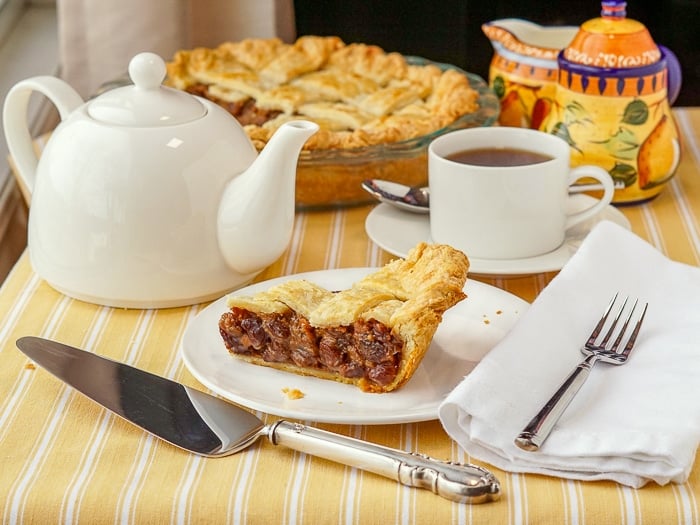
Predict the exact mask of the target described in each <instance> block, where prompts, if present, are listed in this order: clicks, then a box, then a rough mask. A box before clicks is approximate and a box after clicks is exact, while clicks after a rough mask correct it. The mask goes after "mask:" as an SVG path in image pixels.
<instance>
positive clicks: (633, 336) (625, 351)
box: [621, 301, 649, 358]
mask: <svg viewBox="0 0 700 525" xmlns="http://www.w3.org/2000/svg"><path fill="white" fill-rule="evenodd" d="M636 305H637V303H636V301H635V306H636ZM648 306H649V303H645V304H644V309H643V310H642V315H640V316H639V319H638V320H637V324H636V325H635V326H634V330H632V334H631V335H630V338H629V339H628V340H627V344H626V345H625V348H624V349H623V350H622V352H621V353H622V355H623V356H624V357H625V358H627V356H629V355H630V352H631V351H632V347H633V346H634V343H635V342H636V341H637V334H639V329H640V328H641V327H642V322H643V321H644V316H645V315H646V313H647V307H648ZM632 311H633V312H634V310H632ZM631 316H632V314H631V313H630V317H631ZM628 320H629V319H628Z"/></svg>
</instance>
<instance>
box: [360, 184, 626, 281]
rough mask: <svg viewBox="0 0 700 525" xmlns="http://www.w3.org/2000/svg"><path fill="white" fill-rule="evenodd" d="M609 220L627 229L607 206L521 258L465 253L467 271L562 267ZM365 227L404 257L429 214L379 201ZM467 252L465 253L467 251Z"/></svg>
mask: <svg viewBox="0 0 700 525" xmlns="http://www.w3.org/2000/svg"><path fill="white" fill-rule="evenodd" d="M593 200H594V199H593V197H590V196H588V195H584V194H578V195H572V196H571V198H570V199H569V206H570V208H571V210H572V211H578V210H583V209H585V208H587V207H589V206H590V205H591V203H592V201H593ZM603 220H609V221H612V222H614V223H616V224H619V225H620V226H622V227H624V228H627V229H630V228H631V225H630V222H629V220H628V219H627V217H625V216H624V215H623V214H622V212H621V211H620V210H618V209H617V208H615V207H613V206H607V207H606V208H605V209H603V211H601V212H600V213H599V214H598V215H596V216H595V217H591V218H590V219H588V220H587V221H583V222H582V223H580V224H577V225H576V226H574V227H572V228H570V229H569V230H568V231H567V232H566V238H565V239H564V243H563V244H562V245H561V246H559V248H557V249H556V250H554V251H551V252H548V253H545V254H542V255H537V256H535V257H527V258H524V259H478V258H476V257H472V256H469V262H470V266H469V273H470V274H473V275H487V276H492V277H493V276H501V277H515V276H518V275H530V274H534V273H543V272H555V271H559V270H561V269H562V267H563V266H564V264H565V263H566V262H567V261H568V260H569V259H570V258H571V256H572V255H573V254H574V253H575V252H576V250H577V249H578V247H579V246H580V245H581V242H582V241H583V239H584V238H585V237H586V235H588V233H589V232H590V231H591V229H592V228H593V226H595V225H596V224H598V223H599V222H600V221H603ZM365 230H366V231H367V235H368V236H369V238H370V239H372V241H374V243H375V244H377V245H378V246H379V247H380V248H382V249H384V250H386V251H387V252H389V253H391V254H394V255H397V256H399V257H405V256H406V254H407V253H408V252H409V250H410V249H411V248H413V247H414V246H415V245H416V244H418V243H419V242H421V241H425V242H431V238H430V218H429V216H428V215H417V214H415V213H408V212H404V211H401V210H399V209H397V208H395V207H393V206H389V205H388V204H379V205H378V206H376V207H375V208H374V209H373V210H372V211H371V212H370V213H369V215H368V216H367V220H366V221H365ZM467 255H469V254H467Z"/></svg>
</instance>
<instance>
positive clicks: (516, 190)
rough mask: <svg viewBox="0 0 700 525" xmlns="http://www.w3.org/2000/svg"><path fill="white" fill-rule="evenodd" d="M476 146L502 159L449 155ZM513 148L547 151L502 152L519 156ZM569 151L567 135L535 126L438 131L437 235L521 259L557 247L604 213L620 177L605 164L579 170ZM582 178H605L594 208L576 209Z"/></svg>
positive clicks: (433, 190)
mask: <svg viewBox="0 0 700 525" xmlns="http://www.w3.org/2000/svg"><path fill="white" fill-rule="evenodd" d="M474 150H489V151H488V152H486V153H489V154H491V155H492V156H495V157H497V158H496V159H495V160H494V159H491V160H490V162H493V163H495V164H497V165H487V166H483V165H475V164H473V162H477V160H475V159H474V158H469V159H467V160H466V162H470V163H469V164H467V163H463V162H459V161H456V160H451V159H450V158H448V157H450V156H454V155H455V154H458V153H460V152H470V153H466V155H467V156H468V157H473V156H474V155H475V154H476V153H474ZM491 150H500V153H499V152H496V153H493V152H492V151H491ZM503 150H511V151H503ZM512 150H521V151H522V150H524V151H525V152H529V153H532V154H534V155H535V156H543V157H541V158H539V159H537V160H539V161H540V162H537V163H530V164H524V165H517V166H505V165H503V164H504V162H503V161H504V158H502V157H501V155H506V156H508V157H509V158H512V157H513V153H512ZM526 156H529V155H526ZM569 156H570V150H569V145H568V144H567V143H566V142H565V141H564V140H562V139H561V138H559V137H556V136H554V135H550V134H547V133H544V132H541V131H536V130H531V129H524V128H511V127H483V128H471V129H463V130H458V131H453V132H451V133H448V134H446V135H442V136H441V137H438V138H437V139H435V140H434V141H433V142H432V143H431V144H430V146H429V148H428V172H429V186H430V233H431V237H432V239H433V241H434V242H439V243H443V244H450V245H452V246H454V247H455V248H458V249H460V250H462V251H463V252H464V253H466V254H467V255H468V256H470V257H474V258H479V259H520V258H526V257H534V256H537V255H542V254H545V253H548V252H551V251H552V250H555V249H557V248H558V247H559V246H560V245H561V244H562V243H563V242H564V239H565V237H566V230H568V229H569V228H571V227H572V226H574V225H576V224H578V223H580V222H582V221H584V220H586V219H588V218H590V217H592V216H594V215H596V214H597V213H599V212H600V211H601V210H602V209H603V208H605V207H606V206H607V205H608V204H610V202H611V200H612V198H613V194H614V184H613V180H612V178H611V177H610V175H609V174H608V173H607V172H606V171H605V170H603V169H602V168H599V167H596V166H580V167H577V168H575V169H573V170H572V169H571V168H570V166H569ZM525 160H530V161H532V159H525ZM583 177H591V178H593V179H595V180H597V181H598V182H600V184H601V185H602V187H603V196H602V197H601V198H600V199H599V200H596V201H595V202H594V203H593V204H592V205H591V206H590V207H588V208H586V209H584V210H582V211H578V212H576V213H569V212H567V207H568V206H567V200H568V199H569V198H570V196H569V186H570V185H571V184H573V183H575V182H576V181H578V180H579V179H581V178H583Z"/></svg>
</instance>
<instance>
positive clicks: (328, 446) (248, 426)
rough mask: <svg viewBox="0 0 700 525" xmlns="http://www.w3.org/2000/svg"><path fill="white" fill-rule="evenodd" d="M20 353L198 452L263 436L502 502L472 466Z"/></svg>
mask: <svg viewBox="0 0 700 525" xmlns="http://www.w3.org/2000/svg"><path fill="white" fill-rule="evenodd" d="M17 347H18V348H19V349H20V350H21V351H22V352H23V353H24V354H26V355H27V356H28V357H29V358H30V359H31V360H32V361H34V362H35V363H37V364H39V365H41V366H42V367H43V368H45V369H46V370H48V371H49V372H51V373H52V374H53V375H55V376H56V377H57V378H59V379H60V380H62V381H64V382H65V383H67V384H69V385H70V386H72V387H73V388H75V389H76V390H78V391H79V392H81V393H82V394H84V395H86V396H87V397H89V398H90V399H92V400H93V401H95V402H97V403H99V404H100V405H102V406H103V407H105V408H107V409H108V410H110V411H112V412H114V413H115V414H117V415H118V416H121V417H122V418H124V419H126V420H127V421H129V422H131V423H133V424H134V425H136V426H138V427H140V428H142V429H143V430H145V431H147V432H149V433H151V434H153V435H154V436H156V437H159V438H161V439H163V440H165V441H167V442H168V443H171V444H172V445H175V446H177V447H180V448H182V449H185V450H187V451H190V452H193V453H195V454H199V455H203V456H208V457H219V456H226V455H229V454H233V453H235V452H239V451H240V450H243V449H244V448H246V447H248V446H250V445H252V444H253V443H254V442H255V441H257V439H258V438H260V437H266V438H267V439H268V440H269V441H270V442H271V443H272V444H273V445H283V446H286V447H289V448H292V449H294V450H298V451H300V452H304V453H307V454H312V455H315V456H319V457H322V458H325V459H329V460H331V461H336V462H339V463H342V464H344V465H349V466H351V467H357V468H360V469H363V470H367V471H369V472H373V473H375V474H379V475H382V476H385V477H388V478H391V479H394V480H396V481H398V482H400V483H402V484H404V485H408V486H412V487H417V488H424V489H429V490H432V491H433V492H434V493H435V494H438V495H440V496H442V497H444V498H447V499H450V500H452V501H457V502H461V503H484V502H487V501H493V500H496V499H498V498H499V496H500V484H499V482H498V480H497V479H496V478H495V476H494V475H493V474H492V473H491V472H489V471H488V470H486V469H484V468H482V467H480V466H477V465H463V464H458V463H451V462H443V461H438V460H436V459H432V458H429V457H427V456H424V455H422V454H412V453H407V452H403V451H401V450H395V449H392V448H388V447H384V446H381V445H376V444H373V443H369V442H366V441H362V440H359V439H354V438H351V437H347V436H342V435H340V434H334V433H332V432H327V431H324V430H320V429H317V428H313V427H309V426H306V425H302V424H299V423H294V422H289V421H285V420H278V421H276V422H274V423H272V424H270V425H265V424H263V422H262V421H261V420H260V419H259V418H257V417H256V416H255V415H254V414H252V413H250V412H248V411H247V410H244V409H242V408H239V407H237V406H235V405H232V404H231V403H228V402H226V401H224V400H222V399H220V398H218V397H214V396H212V395H209V394H206V393H204V392H201V391H199V390H196V389H194V388H190V387H188V386H185V385H183V384H180V383H177V382H175V381H171V380H169V379H166V378H164V377H160V376H157V375H154V374H151V373H149V372H146V371H144V370H140V369H138V368H134V367H132V366H129V365H127V364H124V363H120V362H118V361H113V360H111V359H107V358H104V357H101V356H98V355H96V354H93V353H91V352H86V351H84V350H79V349H77V348H73V347H71V346H68V345H65V344H62V343H58V342H56V341H50V340H48V339H42V338H40V337H33V336H28V337H22V338H20V339H18V340H17ZM377 395H381V394H377Z"/></svg>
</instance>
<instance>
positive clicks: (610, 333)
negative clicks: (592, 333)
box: [599, 297, 629, 346]
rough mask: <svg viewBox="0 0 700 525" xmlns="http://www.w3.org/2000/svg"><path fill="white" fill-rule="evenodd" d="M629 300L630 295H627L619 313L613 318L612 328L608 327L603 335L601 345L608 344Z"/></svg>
mask: <svg viewBox="0 0 700 525" xmlns="http://www.w3.org/2000/svg"><path fill="white" fill-rule="evenodd" d="M628 300H629V297H625V300H624V301H623V302H622V306H621V307H620V309H619V310H618V312H617V315H615V319H613V322H612V324H611V325H610V328H609V329H608V331H607V333H606V334H605V336H604V337H603V340H602V341H601V342H600V345H599V346H605V345H607V344H608V341H609V340H610V337H611V336H612V334H613V332H614V331H615V327H616V326H617V322H618V321H619V320H620V316H621V315H622V311H623V310H624V309H625V306H627V301H628Z"/></svg>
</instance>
